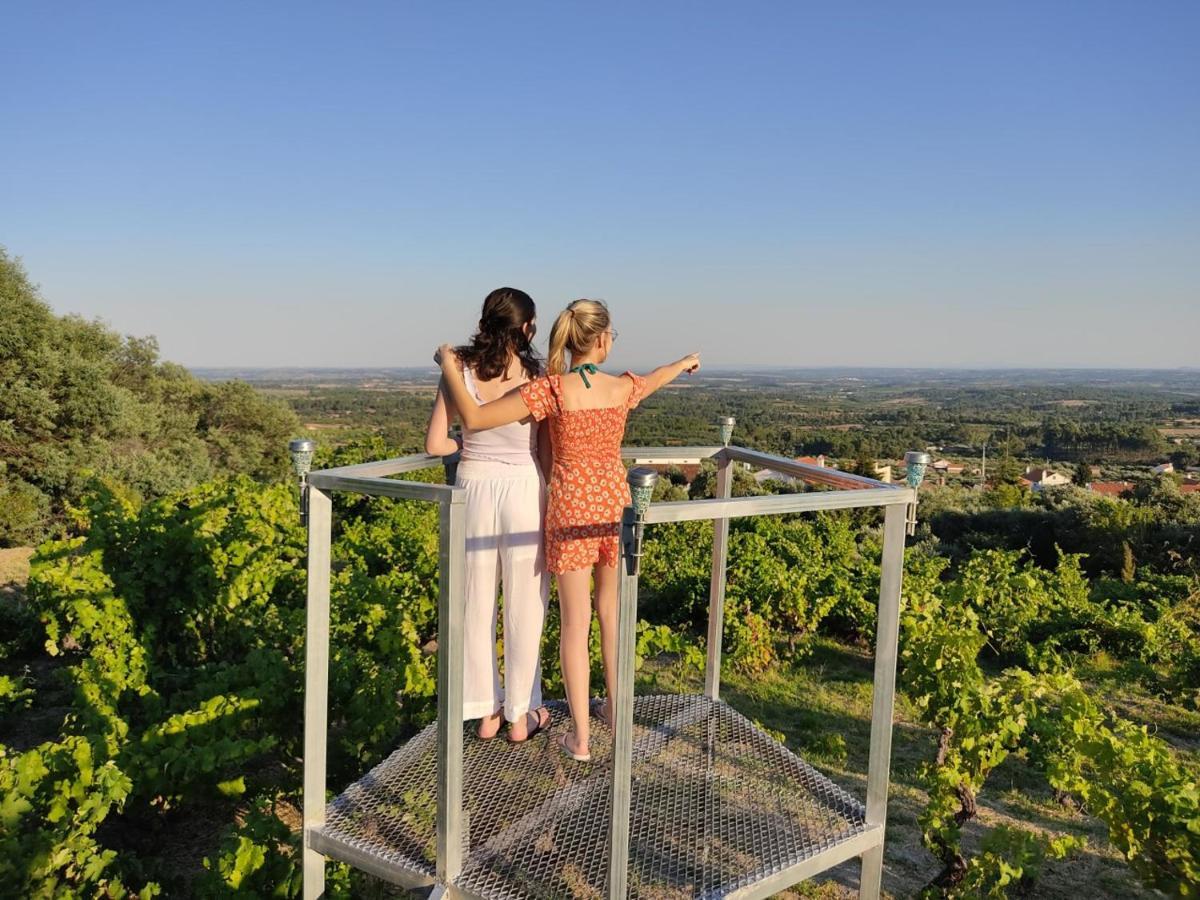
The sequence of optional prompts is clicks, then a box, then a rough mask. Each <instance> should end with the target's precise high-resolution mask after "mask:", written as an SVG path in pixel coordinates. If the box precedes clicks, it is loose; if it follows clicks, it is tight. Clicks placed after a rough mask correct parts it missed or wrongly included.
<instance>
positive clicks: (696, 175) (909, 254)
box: [0, 2, 1200, 366]
mask: <svg viewBox="0 0 1200 900" xmlns="http://www.w3.org/2000/svg"><path fill="white" fill-rule="evenodd" d="M4 30H5V33H6V38H5V52H4V53H3V54H2V55H0V97H2V98H3V101H4V104H3V106H4V119H3V121H4V123H5V125H4V132H5V134H4V137H3V140H0V244H2V245H4V246H5V247H7V249H8V251H9V252H10V253H12V254H15V255H18V256H21V257H22V258H23V259H24V261H25V264H26V266H27V268H28V269H29V270H30V272H31V274H32V276H33V277H34V279H35V280H36V281H38V282H40V284H41V285H42V290H43V294H44V296H45V298H46V299H47V300H48V301H49V302H51V303H52V304H53V305H54V307H55V308H56V309H58V310H60V311H63V312H77V313H80V314H83V315H85V316H89V317H92V316H98V317H101V318H104V319H105V320H107V321H109V322H111V323H112V324H113V325H114V326H115V327H117V328H119V329H120V330H122V331H124V332H129V333H134V334H147V333H149V334H156V335H158V337H159V339H160V342H161V345H162V350H163V353H164V355H165V356H166V357H168V358H172V359H175V360H178V361H180V362H183V363H185V364H189V365H363V366H382V365H411V364H422V363H424V362H425V361H426V360H428V359H429V357H430V354H431V352H432V349H433V347H434V346H435V345H436V344H438V343H440V342H441V341H443V340H458V339H461V338H462V337H464V333H465V332H466V331H467V330H469V329H470V327H471V326H472V324H473V322H474V320H475V318H476V316H477V314H478V304H479V302H480V300H481V299H482V297H483V295H484V294H485V293H486V292H487V291H488V290H490V289H491V288H493V287H496V286H498V285H501V284H512V285H515V286H518V287H522V288H524V289H525V290H528V291H529V292H530V293H531V294H532V295H533V296H534V298H535V299H536V300H537V301H538V304H539V309H540V310H541V315H542V323H541V324H542V326H543V327H542V334H543V335H545V334H547V333H548V332H549V323H550V320H551V318H552V316H553V315H554V314H555V313H556V312H557V311H558V310H559V309H561V307H562V306H563V305H564V304H565V303H566V302H567V301H569V300H571V299H573V298H575V297H577V296H596V297H603V298H604V299H606V300H607V301H608V302H609V304H610V306H611V308H612V310H613V312H614V315H615V317H616V325H617V327H618V329H619V331H620V333H621V340H620V341H619V343H618V348H617V358H616V359H614V365H637V366H644V365H647V364H650V363H653V362H656V361H659V359H660V358H665V357H673V356H675V355H680V354H682V353H684V352H686V351H691V350H696V349H698V350H701V351H702V352H703V353H704V356H705V360H706V362H708V363H709V364H712V365H736V364H745V363H757V364H780V365H783V364H796V365H849V366H853V365H933V366H991V365H1031V366H1049V365H1054V366H1059V365H1061V366H1093V365H1094V366H1182V365H1198V364H1200V350H1198V347H1200V339H1198V337H1197V331H1196V312H1197V310H1198V309H1200V250H1198V248H1200V53H1197V51H1196V47H1197V46H1200V4H1196V3H1192V2H1187V3H1171V2H1157V3H1150V4H1147V3H1134V2H1131V3H1121V4H1118V3H1105V2H1078V3H1009V4H990V5H984V4H962V3H942V4H932V3H914V4H895V3H889V4H882V3H881V4H855V5H849V4H832V3H831V4H826V5H823V6H821V5H817V4H812V3H794V2H788V3H755V2H746V3H743V2H739V3H721V4H717V3H700V2H662V3H653V4H646V3H636V4H634V3H630V4H618V3H608V4H583V3H574V2H553V3H550V2H547V3H518V4H503V5H501V4H482V3H480V4H467V3H428V4H417V3H398V2H387V3H378V4H371V3H350V4H333V3H319V4H318V3H295V2H294V3H286V4H285V3H265V2H264V3H253V4H247V3H220V2H207V3H204V4H192V5H191V6H190V7H185V6H184V5H183V4H164V3H146V4H136V3H125V2H122V3H117V4H96V3H79V4H70V3H61V4H60V3H55V4H33V3H30V4H21V5H10V6H9V7H8V8H7V9H6V12H5V15H4Z"/></svg>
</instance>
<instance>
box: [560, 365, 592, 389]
mask: <svg viewBox="0 0 1200 900" xmlns="http://www.w3.org/2000/svg"><path fill="white" fill-rule="evenodd" d="M597 371H599V370H598V369H597V368H596V364H595V363H584V364H583V365H582V366H572V367H571V368H570V369H568V370H567V373H568V374H569V373H571V372H578V373H579V377H580V378H582V379H583V386H584V387H585V388H590V387H591V386H592V383H591V382H590V381H588V375H595V374H596V372H597Z"/></svg>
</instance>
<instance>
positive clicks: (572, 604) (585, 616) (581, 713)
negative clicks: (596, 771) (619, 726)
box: [558, 569, 592, 754]
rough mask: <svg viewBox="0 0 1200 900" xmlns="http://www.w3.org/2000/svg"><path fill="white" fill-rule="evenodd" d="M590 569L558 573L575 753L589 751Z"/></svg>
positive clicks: (570, 745) (571, 746)
mask: <svg viewBox="0 0 1200 900" xmlns="http://www.w3.org/2000/svg"><path fill="white" fill-rule="evenodd" d="M591 574H592V573H591V572H589V571H588V570H587V569H576V570H575V571H574V572H563V573H562V574H561V575H559V576H558V606H559V610H560V612H561V617H562V629H561V630H562V637H561V641H560V644H559V658H560V660H561V661H562V673H563V684H564V685H565V687H566V691H567V705H568V706H569V707H570V709H571V723H572V726H573V728H574V732H573V734H569V735H567V736H566V737H565V738H564V740H565V741H566V744H567V748H568V749H569V750H571V751H572V752H573V753H578V754H586V753H587V752H588V739H589V736H590V733H589V730H588V725H589V723H588V694H589V687H590V684H591V664H590V662H589V660H588V632H589V631H590V630H591V627H592V598H591V596H590V594H591V590H590V588H591V580H592V579H591Z"/></svg>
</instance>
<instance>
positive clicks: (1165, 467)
mask: <svg viewBox="0 0 1200 900" xmlns="http://www.w3.org/2000/svg"><path fill="white" fill-rule="evenodd" d="M1174 471H1175V465H1174V463H1169V462H1165V463H1163V464H1162V465H1158V466H1155V467H1154V468H1153V469H1151V470H1150V474H1151V475H1170V474H1172V473H1174Z"/></svg>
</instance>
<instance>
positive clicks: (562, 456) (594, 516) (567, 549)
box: [520, 372, 646, 574]
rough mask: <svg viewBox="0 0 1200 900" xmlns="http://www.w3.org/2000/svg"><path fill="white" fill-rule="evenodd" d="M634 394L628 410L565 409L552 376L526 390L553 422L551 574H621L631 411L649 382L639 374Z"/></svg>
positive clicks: (532, 409) (532, 404)
mask: <svg viewBox="0 0 1200 900" xmlns="http://www.w3.org/2000/svg"><path fill="white" fill-rule="evenodd" d="M625 377H627V378H629V379H631V380H632V381H633V391H632V392H630V394H629V399H628V400H626V401H625V404H624V405H623V406H609V407H604V408H601V409H563V406H562V380H561V376H559V375H547V376H545V377H543V378H537V379H535V380H533V381H530V382H526V383H525V384H523V385H521V388H520V391H521V399H522V400H524V401H525V405H526V406H527V407H528V408H529V413H530V415H532V416H533V417H534V418H535V419H536V420H537V421H539V422H540V421H542V420H543V419H546V418H548V419H549V420H550V445H551V446H552V447H553V448H554V467H553V469H552V470H551V472H550V499H549V502H548V503H547V505H546V527H545V535H546V565H547V568H549V570H550V571H551V572H554V573H556V574H558V573H562V572H573V571H575V570H576V569H588V568H591V567H592V566H594V565H595V564H596V563H602V564H603V565H606V566H610V567H615V566H616V565H617V561H618V560H619V559H620V557H621V513H622V511H623V510H624V509H625V507H626V506H628V505H629V485H628V483H627V482H626V481H625V465H624V463H622V462H621V441H622V439H623V438H624V437H625V420H626V418H627V417H628V415H629V410H631V409H633V408H634V407H635V406H637V405H638V401H639V400H641V399H642V394H643V392H644V391H645V389H646V379H644V378H642V376H640V375H635V374H633V373H632V372H626V373H625Z"/></svg>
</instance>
